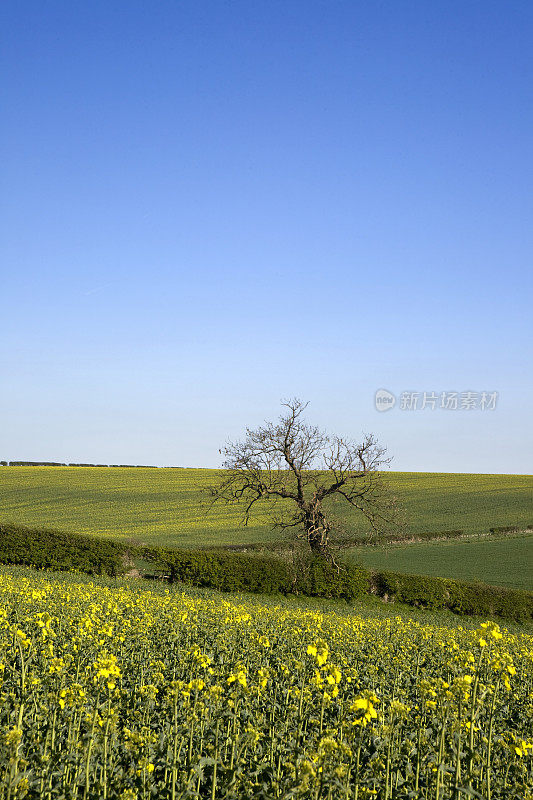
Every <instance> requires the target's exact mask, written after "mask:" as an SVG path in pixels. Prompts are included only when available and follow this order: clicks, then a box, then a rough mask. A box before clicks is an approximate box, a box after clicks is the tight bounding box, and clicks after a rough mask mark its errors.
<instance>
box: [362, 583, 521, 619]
mask: <svg viewBox="0 0 533 800" xmlns="http://www.w3.org/2000/svg"><path fill="white" fill-rule="evenodd" d="M371 590H372V592H373V593H375V594H377V595H378V596H379V597H383V598H387V599H389V600H398V601H399V602H401V603H406V604H407V605H410V606H416V607H418V608H428V609H435V610H438V609H449V610H450V611H453V612H454V613H456V614H467V615H476V616H496V617H505V618H508V619H517V620H525V619H531V618H532V617H533V592H525V591H521V590H519V589H507V588H505V587H500V586H490V585H488V584H485V583H465V582H462V581H455V580H451V579H450V578H436V577H427V576H424V575H404V574H402V573H399V572H374V573H373V576H372V589H371Z"/></svg>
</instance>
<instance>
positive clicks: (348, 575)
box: [143, 549, 533, 620]
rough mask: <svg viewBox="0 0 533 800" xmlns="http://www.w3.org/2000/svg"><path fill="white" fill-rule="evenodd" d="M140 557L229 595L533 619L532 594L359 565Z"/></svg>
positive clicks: (239, 557)
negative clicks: (368, 599) (380, 602)
mask: <svg viewBox="0 0 533 800" xmlns="http://www.w3.org/2000/svg"><path fill="white" fill-rule="evenodd" d="M143 556H144V557H145V558H146V559H147V560H151V561H153V562H155V563H158V564H159V565H160V568H161V569H162V571H163V573H164V576H165V577H166V578H167V579H168V580H170V581H181V582H182V583H186V584H189V585H192V586H203V587H209V588H213V589H219V590H222V591H227V592H237V591H242V592H253V593H282V594H290V593H299V594H304V595H308V596H311V597H325V598H344V599H345V600H356V599H358V598H361V597H363V596H364V595H366V594H374V595H377V596H378V597H381V598H383V599H384V600H387V601H389V602H392V601H395V600H396V601H398V602H401V603H405V604H407V605H410V606H416V607H418V608H427V609H435V610H438V609H448V610H450V611H453V612H454V613H456V614H465V615H466V614H468V615H476V616H498V617H503V618H507V619H517V620H524V619H530V618H533V593H532V592H524V591H519V590H516V589H506V588H504V587H496V586H490V585H488V584H482V583H463V582H461V581H455V580H451V579H446V578H434V577H426V576H423V575H404V574H401V573H396V572H379V571H374V570H370V569H367V568H366V567H363V566H361V565H357V564H356V565H353V564H349V565H347V564H342V565H341V567H340V568H336V567H335V566H334V565H333V564H331V563H329V562H326V561H323V560H321V559H311V560H308V561H305V560H302V562H301V563H300V565H299V568H298V569H297V570H296V569H295V568H294V567H293V566H292V565H291V564H290V562H288V561H284V560H282V559H279V558H260V557H257V556H252V555H246V554H243V553H231V552H227V551H216V552H206V551H190V552H186V551H176V550H166V549H160V550H154V549H146V550H144V552H143Z"/></svg>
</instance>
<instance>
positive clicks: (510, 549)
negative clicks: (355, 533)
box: [350, 534, 533, 591]
mask: <svg viewBox="0 0 533 800" xmlns="http://www.w3.org/2000/svg"><path fill="white" fill-rule="evenodd" d="M350 556H351V558H352V559H353V560H355V561H358V562H360V563H362V564H365V565H366V566H368V567H372V568H373V569H380V570H392V571H395V572H409V573H411V574H415V575H435V576H439V577H447V578H455V579H456V580H459V581H475V580H479V581H483V582H485V583H491V584H494V585H498V586H509V587H510V588H513V589H526V590H528V591H531V590H533V534H514V535H511V534H509V535H507V536H502V537H497V538H495V539H493V538H491V539H473V540H470V541H468V540H460V541H453V540H452V541H436V542H424V543H420V544H405V545H390V546H389V547H355V548H353V550H351V551H350Z"/></svg>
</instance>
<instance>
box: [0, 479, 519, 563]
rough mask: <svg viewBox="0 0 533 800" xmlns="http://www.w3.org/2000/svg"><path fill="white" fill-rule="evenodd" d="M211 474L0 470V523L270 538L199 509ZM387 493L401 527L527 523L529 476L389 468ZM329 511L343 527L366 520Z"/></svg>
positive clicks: (149, 538) (225, 514) (190, 539)
mask: <svg viewBox="0 0 533 800" xmlns="http://www.w3.org/2000/svg"><path fill="white" fill-rule="evenodd" d="M219 474H220V473H218V472H217V471H216V470H204V469H140V468H136V469H133V468H132V469H128V468H104V467H94V468H91V467H87V468H85V467H0V520H1V521H2V522H18V523H22V524H25V525H35V526H38V527H39V526H40V527H42V526H47V527H52V528H57V529H59V530H64V531H71V532H76V533H90V534H96V535H100V536H111V537H120V538H123V539H127V540H130V541H132V542H136V543H147V544H148V543H150V544H161V545H170V546H183V547H196V546H202V545H214V544H217V545H220V544H236V543H249V542H250V543H251V542H261V541H272V540H275V539H276V538H278V537H279V533H277V532H276V531H272V530H271V529H270V527H269V526H268V524H267V520H266V518H265V517H263V518H260V517H259V518H257V519H256V520H255V521H254V524H250V525H249V526H248V527H247V528H244V527H241V526H240V525H239V522H240V519H241V512H240V511H239V510H238V509H236V508H229V507H228V506H222V505H220V506H215V507H214V508H213V509H212V510H211V511H209V509H208V505H209V500H208V497H207V493H206V492H205V489H206V487H207V486H209V485H210V484H213V483H216V481H217V476H218V475H219ZM387 480H388V482H389V484H390V488H391V490H392V491H393V492H394V493H395V494H396V495H397V496H398V499H399V500H400V502H401V503H402V505H403V506H404V508H405V511H406V516H407V528H408V531H409V532H410V533H414V534H416V533H417V532H419V533H421V532H424V531H441V530H451V529H458V528H460V529H462V530H464V531H465V532H466V533H481V532H486V531H488V530H489V528H491V527H495V526H499V525H518V526H520V527H527V526H528V525H529V524H531V523H532V522H533V477H532V476H528V475H468V474H439V473H423V472H420V473H405V472H396V473H394V472H391V473H389V474H388V475H387ZM337 514H338V516H339V518H340V521H341V522H342V523H343V525H344V527H345V532H347V533H349V534H350V533H364V532H365V531H367V530H368V525H367V524H366V522H365V520H364V519H362V518H358V517H357V516H355V515H354V516H351V515H350V516H345V515H344V508H343V507H341V506H338V507H337Z"/></svg>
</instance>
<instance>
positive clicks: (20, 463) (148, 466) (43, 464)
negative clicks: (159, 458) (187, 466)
mask: <svg viewBox="0 0 533 800" xmlns="http://www.w3.org/2000/svg"><path fill="white" fill-rule="evenodd" d="M0 467H128V468H134V469H182V467H157V466H156V465H155V464H67V463H66V462H65V463H64V462H62V461H0Z"/></svg>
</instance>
